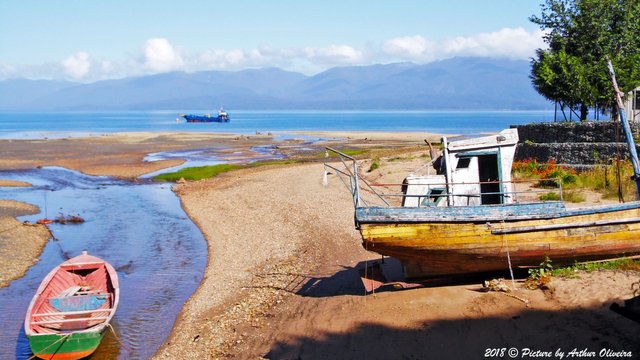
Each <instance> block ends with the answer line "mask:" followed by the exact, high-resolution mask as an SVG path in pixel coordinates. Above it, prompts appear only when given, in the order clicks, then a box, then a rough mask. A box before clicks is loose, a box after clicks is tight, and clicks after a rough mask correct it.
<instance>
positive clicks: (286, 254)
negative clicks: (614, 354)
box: [0, 133, 640, 359]
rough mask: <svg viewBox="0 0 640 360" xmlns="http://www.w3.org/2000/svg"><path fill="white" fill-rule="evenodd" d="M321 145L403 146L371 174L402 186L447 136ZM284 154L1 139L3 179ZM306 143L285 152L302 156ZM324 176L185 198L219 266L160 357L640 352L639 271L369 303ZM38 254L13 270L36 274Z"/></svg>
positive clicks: (345, 138)
mask: <svg viewBox="0 0 640 360" xmlns="http://www.w3.org/2000/svg"><path fill="white" fill-rule="evenodd" d="M314 135H316V136H319V135H321V136H322V137H326V138H332V139H337V140H332V141H331V142H330V143H328V144H329V145H331V146H334V147H349V148H352V147H353V148H366V149H369V148H375V147H391V148H394V149H395V150H394V151H395V152H396V154H397V153H402V154H406V155H404V156H402V159H400V160H398V159H397V158H398V157H397V156H396V157H394V161H391V160H388V161H387V160H384V159H383V160H382V166H381V167H380V168H379V169H378V170H376V171H375V172H372V173H370V174H368V175H367V176H370V177H371V178H372V179H385V180H386V179H391V180H393V181H397V180H398V179H400V180H401V179H402V177H403V176H404V175H406V174H407V173H408V172H410V171H412V170H413V169H415V168H417V167H419V166H421V164H423V163H424V161H425V159H424V157H420V154H422V153H425V152H428V150H427V149H426V148H425V146H424V139H428V140H429V141H437V138H438V136H436V135H433V136H430V135H425V134H414V135H413V136H410V137H408V136H405V137H402V136H398V134H388V136H387V137H385V136H384V133H377V134H375V135H376V136H378V137H374V136H373V134H369V133H366V134H364V133H358V134H345V133H331V134H327V133H323V134H317V133H316V134H314ZM271 143H273V140H272V139H271V138H270V137H266V136H263V137H250V138H249V139H246V138H240V137H238V136H234V135H211V134H206V135H195V134H142V133H140V134H129V135H122V134H114V135H109V136H103V137H98V138H92V139H51V140H20V141H16V140H13V141H10V140H0V151H2V153H3V159H0V169H15V168H27V167H33V166H46V165H57V166H65V167H68V168H71V169H75V170H79V171H82V172H85V173H88V174H99V175H111V176H118V177H125V178H126V177H135V176H138V175H140V174H143V173H147V172H150V171H154V170H156V169H158V168H162V167H166V166H170V165H172V164H174V163H175V162H171V163H169V162H166V163H160V164H158V163H144V162H143V161H142V159H143V158H144V156H145V155H146V154H148V153H152V152H157V151H166V150H171V149H187V148H202V147H212V146H215V147H218V146H219V147H226V148H228V149H233V151H229V153H230V154H232V153H234V152H237V151H246V150H247V149H248V147H249V146H253V145H255V144H262V145H265V144H271ZM296 144H297V143H295V142H290V143H287V144H283V143H279V144H276V145H277V146H278V147H280V148H281V149H282V150H283V151H289V152H290V153H291V154H298V152H297V151H296V150H295V148H296ZM4 154H6V156H4ZM88 154H90V155H88ZM385 154H386V153H385V151H384V150H381V151H379V152H377V153H376V156H384V155H385ZM363 163H364V164H366V161H364V162H363ZM323 171H324V169H323V166H322V164H321V163H320V162H318V161H312V162H305V163H302V164H293V165H274V166H265V167H261V168H252V169H245V170H240V171H234V172H229V173H225V174H222V175H220V176H218V177H216V178H213V179H209V180H202V181H197V182H186V183H182V184H176V185H174V186H173V189H174V191H175V193H176V194H177V195H178V196H179V197H180V200H181V203H182V206H183V208H184V209H185V211H186V212H187V214H188V215H189V217H190V218H191V219H192V220H193V221H194V222H195V223H196V225H197V226H198V227H199V228H200V230H201V231H202V233H203V234H204V236H205V238H206V240H207V242H208V256H209V257H208V264H207V267H206V270H205V274H204V278H203V280H202V282H201V284H200V286H199V288H198V290H197V291H196V292H195V293H194V294H193V295H192V296H191V298H190V299H189V300H188V301H187V303H186V304H185V305H184V307H183V309H182V312H181V313H180V315H179V316H178V319H177V320H176V322H175V324H174V328H173V331H172V334H171V336H170V337H169V338H168V339H167V341H166V343H165V344H164V346H163V347H162V348H161V349H160V350H159V351H158V352H157V354H156V355H155V358H162V359H201V358H234V359H235V358H237V359H256V358H269V359H328V358H339V359H351V358H361V357H370V358H375V359H389V358H407V359H414V358H438V359H440V358H444V359H460V358H484V357H487V355H491V356H488V357H500V356H493V355H492V354H493V353H488V352H491V351H493V349H496V351H500V349H505V351H506V350H510V349H512V348H513V349H515V350H516V351H517V352H518V355H519V356H520V355H524V353H525V352H526V351H541V352H548V351H551V352H553V353H555V352H556V351H562V352H564V353H565V356H566V354H567V353H569V352H570V351H572V350H573V349H577V350H578V351H580V350H583V349H587V350H588V351H594V352H596V353H599V352H600V351H602V350H603V349H610V350H612V351H625V352H632V354H633V356H634V357H635V356H638V354H640V345H638V344H639V343H638V341H637V340H638V335H637V334H638V330H639V329H640V328H639V326H640V325H638V324H637V323H635V322H633V321H631V320H628V319H626V318H624V317H621V316H620V315H618V314H616V313H614V312H612V311H610V310H609V306H610V305H611V304H612V303H614V302H618V303H621V302H622V301H623V300H624V299H628V298H631V297H633V295H634V294H633V290H632V284H633V283H635V282H638V281H639V280H640V274H639V273H638V272H635V271H596V272H592V273H585V272H580V273H576V276H575V277H574V278H557V279H556V278H554V280H553V281H552V282H551V284H550V286H549V289H548V290H544V291H543V290H525V289H524V288H523V287H522V284H521V283H518V284H517V285H518V286H517V287H518V290H516V291H515V292H514V293H512V294H511V295H512V296H508V295H505V294H504V293H498V292H482V291H480V290H481V288H482V285H481V281H480V280H477V281H476V280H474V281H471V282H469V283H466V284H457V285H454V284H448V285H442V286H437V287H429V288H420V289H413V290H405V291H389V292H381V293H376V294H374V295H367V296H365V293H364V288H363V286H362V283H361V281H360V279H359V275H358V271H357V268H358V267H362V266H363V265H364V264H365V263H367V262H369V261H371V260H375V259H379V255H377V254H375V253H370V252H367V251H365V250H364V249H363V248H362V246H361V244H360V243H361V238H360V236H359V234H358V232H357V231H356V230H355V229H354V223H353V204H352V199H351V197H350V194H349V192H348V191H347V190H346V189H345V187H344V185H343V184H342V183H341V182H340V180H339V179H337V178H336V177H335V176H332V175H330V176H329V177H328V180H329V181H328V184H327V185H326V186H324V185H323V182H322V177H323ZM0 181H2V179H0ZM2 184H3V183H2V182H0V185H2ZM3 186H6V185H3ZM0 208H1V209H3V211H5V212H6V214H5V213H2V215H6V216H3V217H0V221H2V224H3V226H2V228H3V229H4V228H5V227H4V224H5V221H6V224H8V226H14V227H15V226H17V224H20V223H19V222H18V221H17V220H15V216H18V215H19V214H21V212H11V211H9V210H7V209H10V207H9V205H8V204H7V203H4V202H3V203H0ZM31 211H35V210H31ZM25 228H26V227H25ZM28 229H29V230H30V231H31V230H32V229H31V228H28ZM0 235H1V236H2V237H1V238H0V246H5V245H3V244H7V243H11V242H15V240H16V239H22V238H23V237H22V235H20V234H17V233H13V232H12V231H9V232H6V233H2V234H0ZM47 237H48V236H47ZM25 238H26V237H25ZM44 241H46V239H45V240H44ZM42 243H43V244H44V242H42ZM0 249H2V250H3V251H4V248H3V247H0ZM10 251H15V250H10ZM36 253H37V251H36ZM37 256H38V255H37V254H36V255H33V253H32V254H30V256H29V257H25V258H17V257H15V256H12V257H11V258H8V257H6V256H3V257H2V258H3V259H7V260H6V261H8V262H11V263H15V264H19V265H21V266H22V267H24V268H25V269H26V268H28V266H30V265H31V264H33V261H34V259H36V258H37ZM3 276H4V273H3ZM509 282H510V281H509ZM527 349H528V350H527ZM502 357H504V356H502ZM548 358H551V357H548Z"/></svg>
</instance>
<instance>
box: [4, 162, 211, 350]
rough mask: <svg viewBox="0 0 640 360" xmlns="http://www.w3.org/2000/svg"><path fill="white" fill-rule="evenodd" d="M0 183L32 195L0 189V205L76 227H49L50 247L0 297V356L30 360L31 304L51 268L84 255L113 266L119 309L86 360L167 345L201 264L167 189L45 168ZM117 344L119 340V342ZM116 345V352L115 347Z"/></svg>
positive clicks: (202, 246) (196, 236)
mask: <svg viewBox="0 0 640 360" xmlns="http://www.w3.org/2000/svg"><path fill="white" fill-rule="evenodd" d="M0 178H2V179H10V180H20V181H26V182H29V183H31V184H33V185H34V186H32V187H18V188H13V187H0V199H11V200H18V201H24V202H27V203H31V204H36V205H38V206H40V208H41V209H42V213H41V214H38V215H33V216H25V217H21V218H20V220H29V221H31V222H35V221H36V220H37V219H40V218H42V217H44V216H45V215H46V216H47V217H48V218H52V219H53V218H56V217H57V216H59V215H65V216H69V215H79V216H80V217H82V218H84V219H85V222H84V223H82V224H77V225H72V224H68V225H61V224H55V223H54V224H51V225H49V226H50V229H51V230H52V232H53V235H54V239H53V240H50V241H49V242H48V243H47V245H46V247H45V248H44V251H43V253H42V255H41V257H40V261H39V262H38V263H37V264H36V265H34V266H33V267H31V268H30V269H29V271H28V272H27V273H26V275H25V276H24V277H22V278H20V279H18V280H15V281H13V282H12V283H11V284H10V285H9V286H8V287H6V288H3V289H0V354H2V357H3V358H17V359H28V358H29V357H30V356H31V351H30V349H29V344H28V341H27V339H26V336H25V334H24V328H23V326H24V325H23V322H24V316H25V313H26V310H27V307H28V304H29V301H30V300H31V298H32V297H33V295H34V294H35V291H36V289H37V287H38V285H39V284H40V282H41V281H42V279H43V278H44V276H45V275H46V274H47V273H48V272H49V271H50V270H51V269H53V268H54V267H55V266H57V265H59V264H60V263H61V262H63V261H65V260H66V259H68V258H70V257H73V256H76V255H79V254H80V252H81V251H82V250H87V251H88V252H89V254H92V255H96V256H98V257H100V258H103V259H104V260H106V261H108V262H109V263H111V264H112V265H113V266H114V267H115V268H116V270H117V271H118V276H119V279H120V289H121V298H120V306H119V307H118V310H117V313H116V315H115V317H114V321H113V322H112V325H113V327H114V328H115V332H116V334H117V338H116V336H114V334H113V333H111V332H110V331H108V332H107V335H106V336H105V338H104V340H103V342H102V344H101V345H100V347H99V348H98V350H97V352H96V353H95V354H94V355H93V356H92V359H114V358H119V359H145V358H149V357H150V356H151V355H153V354H154V353H155V351H156V350H157V349H158V348H159V347H160V346H161V345H162V344H163V343H164V342H165V340H166V338H167V336H168V335H169V333H170V331H171V328H172V326H173V323H174V320H175V318H176V316H177V315H178V313H179V311H180V309H181V307H182V305H183V304H184V302H185V301H186V300H187V299H188V298H189V296H191V294H192V293H193V291H194V290H195V289H196V288H197V286H198V284H199V283H200V280H201V278H202V274H203V271H204V267H205V265H206V262H207V245H206V242H205V240H204V237H203V235H202V233H201V232H200V230H199V229H198V228H197V227H196V226H195V225H194V224H193V222H192V221H191V220H190V219H189V218H188V217H187V215H186V214H185V213H184V211H183V210H182V207H181V206H180V202H179V199H178V197H177V196H176V195H175V194H174V193H173V192H172V191H171V189H170V185H168V184H153V183H147V182H143V183H139V182H138V183H132V182H128V181H121V180H116V179H113V178H109V177H95V176H86V175H83V174H81V173H79V172H75V171H71V170H67V169H63V168H56V167H45V168H41V169H33V170H24V171H0ZM118 339H119V340H118ZM119 342H121V343H122V345H121V344H120V343H119Z"/></svg>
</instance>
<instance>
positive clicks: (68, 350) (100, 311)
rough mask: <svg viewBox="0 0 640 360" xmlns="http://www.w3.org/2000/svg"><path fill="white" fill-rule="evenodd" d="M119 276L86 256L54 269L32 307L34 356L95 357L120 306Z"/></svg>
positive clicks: (29, 331)
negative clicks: (94, 354) (93, 355)
mask: <svg viewBox="0 0 640 360" xmlns="http://www.w3.org/2000/svg"><path fill="white" fill-rule="evenodd" d="M119 294H120V290H119V285H118V275H117V273H116V271H115V269H114V268H113V267H112V266H111V265H110V264H109V263H107V262H106V261H104V260H102V259H100V258H97V257H95V256H91V255H88V254H87V253H86V252H83V253H82V255H79V256H76V257H74V258H72V259H70V260H67V261H65V262H64V263H62V264H60V265H59V266H57V267H56V268H54V269H53V270H52V271H51V272H50V273H49V274H48V275H47V276H46V277H45V278H44V280H43V281H42V283H41V284H40V287H38V290H37V292H36V294H35V296H34V297H33V299H32V300H31V303H30V304H29V309H28V310H27V314H26V317H25V321H24V329H25V333H26V335H27V338H28V339H29V345H30V347H31V351H33V353H34V355H36V356H37V357H39V358H42V359H80V358H83V357H86V356H89V355H91V354H92V353H93V352H94V351H95V350H96V348H97V347H98V345H100V342H101V341H102V338H103V336H104V334H105V331H106V329H107V327H108V326H109V323H110V321H111V319H112V318H113V316H114V314H115V312H116V309H117V307H118V301H119Z"/></svg>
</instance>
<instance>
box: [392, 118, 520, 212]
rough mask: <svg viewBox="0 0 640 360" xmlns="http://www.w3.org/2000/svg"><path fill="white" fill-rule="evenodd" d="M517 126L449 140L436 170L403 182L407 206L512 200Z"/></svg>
mask: <svg viewBox="0 0 640 360" xmlns="http://www.w3.org/2000/svg"><path fill="white" fill-rule="evenodd" d="M517 143H518V130H517V129H506V130H503V131H501V132H500V133H498V134H495V135H491V136H484V137H479V138H473V139H464V140H457V141H451V142H449V141H448V140H447V138H446V137H443V138H442V148H443V153H442V155H440V156H439V157H438V158H436V159H434V160H432V165H433V169H434V170H435V173H433V174H427V175H409V176H407V178H406V179H405V180H404V182H403V193H404V196H403V202H402V206H404V207H422V206H468V205H489V204H510V203H513V197H512V194H513V187H512V186H513V185H512V183H511V165H512V163H513V158H514V155H515V151H516V145H517Z"/></svg>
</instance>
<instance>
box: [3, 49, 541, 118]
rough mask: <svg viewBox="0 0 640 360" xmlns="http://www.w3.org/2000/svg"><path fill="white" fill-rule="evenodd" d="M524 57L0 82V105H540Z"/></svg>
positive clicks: (71, 107)
mask: <svg viewBox="0 0 640 360" xmlns="http://www.w3.org/2000/svg"><path fill="white" fill-rule="evenodd" d="M529 74H530V65H529V62H528V61H515V60H496V59H488V58H453V59H448V60H442V61H438V62H433V63H429V64H423V65H419V64H413V63H395V64H385V65H369V66H348V67H336V68H331V69H329V70H326V71H324V72H321V73H319V74H316V75H313V76H307V75H304V74H301V73H296V72H290V71H285V70H281V69H277V68H265V69H251V70H241V71H201V72H194V73H185V72H170V73H163V74H157V75H147V76H141V77H130V78H124V79H117V80H103V81H97V82H94V83H88V84H85V83H76V82H70V81H54V80H28V79H8V80H3V81H0V110H3V111H75V110H83V111H96V110H184V111H187V110H206V111H211V110H214V109H217V108H218V107H220V106H222V105H224V107H225V108H227V109H233V110H539V109H550V108H551V106H552V105H551V104H550V103H549V102H548V101H547V100H545V99H544V98H543V97H542V96H540V95H539V94H538V93H537V92H536V91H535V90H534V89H533V87H532V85H531V80H530V79H529Z"/></svg>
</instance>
